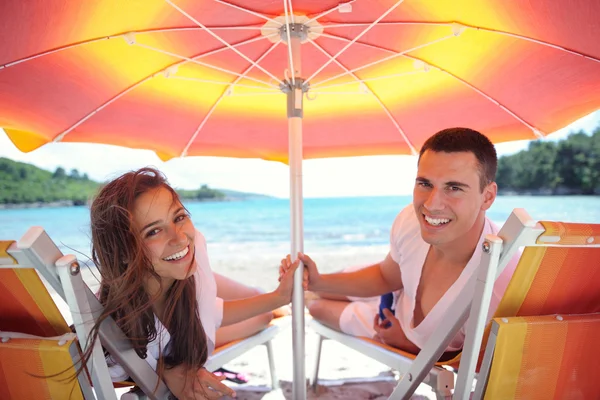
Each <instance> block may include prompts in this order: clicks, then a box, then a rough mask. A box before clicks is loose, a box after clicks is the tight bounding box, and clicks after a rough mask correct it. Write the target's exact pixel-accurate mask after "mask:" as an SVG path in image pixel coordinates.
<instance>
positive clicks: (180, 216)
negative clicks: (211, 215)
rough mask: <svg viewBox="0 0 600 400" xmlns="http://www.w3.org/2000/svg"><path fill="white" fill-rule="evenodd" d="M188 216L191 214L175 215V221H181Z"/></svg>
mask: <svg viewBox="0 0 600 400" xmlns="http://www.w3.org/2000/svg"><path fill="white" fill-rule="evenodd" d="M188 217H189V215H187V214H181V215H178V216H177V217H175V222H181V221H183V220H184V219H186V218H188Z"/></svg>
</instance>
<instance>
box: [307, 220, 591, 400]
mask: <svg viewBox="0 0 600 400" xmlns="http://www.w3.org/2000/svg"><path fill="white" fill-rule="evenodd" d="M523 247H524V250H523V254H522V256H521V258H520V261H519V264H518V265H517V268H516V270H515V273H514V275H513V277H512V279H511V282H510V284H509V286H508V288H507V290H506V292H505V294H504V297H503V298H502V300H501V302H500V304H499V306H498V309H497V310H496V313H495V315H494V319H493V320H492V321H491V322H490V323H488V324H486V318H487V315H486V314H487V310H488V308H489V302H490V299H491V291H492V288H493V282H494V280H495V279H496V277H497V276H498V275H500V273H501V272H502V270H503V268H504V267H505V266H506V265H507V263H508V262H509V261H510V260H511V258H512V257H513V256H514V255H515V253H516V252H517V251H520V249H522V248H523ZM470 285H471V288H472V290H465V291H463V292H462V293H461V294H460V295H459V296H458V298H457V299H456V302H455V306H454V307H452V310H453V312H451V313H448V314H447V315H446V316H445V319H444V321H443V322H442V326H444V327H446V329H439V330H438V331H436V332H435V333H434V334H433V335H432V337H431V338H430V340H429V342H428V343H427V345H426V346H425V347H424V348H423V349H422V350H421V352H420V353H419V355H418V356H414V355H412V354H409V353H406V352H403V351H401V350H398V349H395V348H391V347H389V346H385V345H382V344H381V343H378V342H375V341H372V340H369V339H365V338H356V337H353V336H349V335H345V334H342V333H340V332H337V331H334V330H332V329H329V328H328V327H325V326H324V325H322V324H320V323H318V322H316V321H314V320H313V321H310V326H311V327H312V328H313V330H315V331H316V332H317V333H318V334H319V335H320V340H319V347H320V345H321V342H322V340H323V339H333V340H336V341H339V342H340V343H342V344H345V345H347V346H349V347H352V348H354V349H356V350H358V351H360V352H361V353H363V354H366V355H368V356H370V357H372V358H374V359H376V360H378V361H380V362H382V363H384V364H385V365H387V366H389V367H390V368H394V369H396V370H397V371H398V372H399V373H400V381H399V383H398V386H397V387H396V389H395V390H394V392H393V393H392V395H391V396H390V399H409V398H410V397H411V395H412V394H413V393H414V391H415V390H416V388H417V387H418V385H419V384H421V383H426V384H427V385H429V386H431V387H432V389H433V391H434V392H435V395H436V397H437V398H438V399H445V398H454V399H469V398H470V396H473V397H472V398H482V397H485V398H486V399H567V398H577V399H588V398H590V399H591V398H599V399H600V384H598V383H596V382H595V381H594V377H595V376H596V377H597V376H598V371H600V344H599V343H600V325H599V324H600V316H599V314H598V313H600V225H599V224H573V223H561V222H536V221H535V220H533V219H532V218H531V217H530V216H529V215H528V214H527V213H526V212H525V210H522V209H515V210H514V211H513V213H512V214H511V216H510V217H509V218H508V220H507V222H506V223H505V224H504V226H503V227H502V229H501V230H500V232H499V233H498V235H497V236H495V235H490V236H488V237H487V238H486V241H485V243H484V255H483V256H482V260H481V264H480V267H479V271H478V274H475V275H474V276H473V278H472V280H471V282H470ZM469 315H470V316H471V318H468V316H469ZM467 318H468V325H467V332H466V338H465V347H464V349H463V351H462V353H461V354H458V355H457V356H455V357H446V358H444V354H443V351H444V349H445V348H446V347H447V344H448V343H449V341H450V340H451V339H452V338H453V337H454V335H455V334H456V332H457V331H458V330H459V329H460V327H461V326H462V325H464V324H465V323H466V322H467ZM318 353H319V352H317V362H316V368H315V370H314V373H313V384H316V383H317V377H318V359H319V354H318ZM440 359H442V360H445V361H443V362H438V360H440ZM457 370H458V376H457V377H456V374H455V372H456V371H457ZM476 373H477V374H476ZM475 377H477V380H476V383H477V387H476V391H475V393H474V394H472V393H471V392H472V388H473V385H474V380H475ZM455 386H456V388H455Z"/></svg>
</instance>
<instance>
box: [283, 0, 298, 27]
mask: <svg viewBox="0 0 600 400" xmlns="http://www.w3.org/2000/svg"><path fill="white" fill-rule="evenodd" d="M283 1H284V5H285V1H286V0H283ZM287 1H289V3H290V4H289V6H288V7H289V8H290V18H291V20H292V24H295V23H296V19H295V18H294V7H293V6H292V0H287Z"/></svg>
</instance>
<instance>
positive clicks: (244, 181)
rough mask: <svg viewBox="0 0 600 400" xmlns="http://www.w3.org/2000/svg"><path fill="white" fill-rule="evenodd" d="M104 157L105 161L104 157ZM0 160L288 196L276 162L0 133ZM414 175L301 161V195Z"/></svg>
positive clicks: (368, 188)
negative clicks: (149, 170)
mask: <svg viewBox="0 0 600 400" xmlns="http://www.w3.org/2000/svg"><path fill="white" fill-rule="evenodd" d="M598 126H600V111H596V112H595V113H592V114H590V115H588V116H586V117H584V118H582V119H580V120H578V121H576V122H574V123H573V124H571V125H569V126H567V127H565V128H563V129H561V130H559V131H557V132H555V133H553V134H552V135H550V136H549V137H548V138H546V139H543V140H548V141H557V140H561V139H564V138H565V137H567V136H568V135H569V133H570V132H574V131H579V130H583V131H585V132H588V133H591V132H592V131H593V130H594V129H595V128H596V127H598ZM529 142H530V141H529V140H523V141H516V142H510V143H502V144H498V145H496V150H497V151H498V155H499V156H502V155H509V154H513V153H515V152H518V151H520V150H524V149H526V148H527V146H528V144H529ZM107 154H110V157H108V156H107ZM0 157H7V158H10V159H12V160H16V161H22V162H26V163H30V164H33V165H35V166H37V167H40V168H43V169H47V170H50V171H55V170H56V168H57V167H63V168H64V169H65V170H66V171H67V172H69V171H71V169H74V168H75V169H77V170H78V171H79V173H81V174H83V173H87V174H88V176H89V177H90V178H91V179H93V180H97V181H106V180H109V179H111V178H114V177H117V176H118V175H120V174H121V173H123V172H126V171H129V170H132V169H137V168H141V167H144V166H154V167H157V168H158V169H159V170H161V171H162V172H163V173H165V175H166V176H167V178H168V180H169V182H170V183H171V184H172V185H173V186H174V187H177V188H181V189H197V188H199V187H200V186H201V185H203V184H207V185H209V186H210V187H211V188H218V189H232V190H238V191H243V192H251V193H261V194H267V195H270V196H275V197H281V198H288V197H289V169H288V166H287V165H285V164H282V163H279V162H273V161H264V160H258V159H235V158H224V157H190V158H185V159H172V160H169V161H167V162H163V161H161V160H160V159H159V158H158V157H157V156H156V154H154V153H153V152H152V151H149V150H135V149H127V148H124V147H117V146H108V145H99V144H84V143H49V144H46V145H44V146H42V147H40V148H39V149H37V150H34V151H32V152H30V153H22V152H21V151H20V150H18V149H17V148H16V147H15V146H14V145H13V143H12V142H11V141H10V139H8V136H7V135H6V133H4V131H3V130H2V129H1V128H0ZM416 171H417V158H416V157H414V156H370V157H346V158H328V159H319V160H306V161H304V164H303V193H304V197H305V198H311V197H344V196H396V195H409V194H411V193H412V188H413V184H414V179H415V176H416Z"/></svg>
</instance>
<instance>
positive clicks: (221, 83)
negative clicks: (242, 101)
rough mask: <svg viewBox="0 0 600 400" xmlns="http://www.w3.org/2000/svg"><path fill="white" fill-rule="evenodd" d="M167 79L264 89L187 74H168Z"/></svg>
mask: <svg viewBox="0 0 600 400" xmlns="http://www.w3.org/2000/svg"><path fill="white" fill-rule="evenodd" d="M169 79H179V80H182V81H193V82H200V83H211V84H214V85H223V86H232V87H233V86H238V87H244V88H250V89H262V90H264V89H266V88H265V87H264V86H254V85H244V84H242V83H236V84H232V83H231V82H221V81H213V80H210V79H200V78H191V77H187V76H170V77H169ZM272 92H274V93H278V94H279V93H281V90H280V89H273V90H272Z"/></svg>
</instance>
